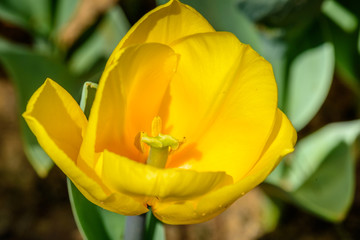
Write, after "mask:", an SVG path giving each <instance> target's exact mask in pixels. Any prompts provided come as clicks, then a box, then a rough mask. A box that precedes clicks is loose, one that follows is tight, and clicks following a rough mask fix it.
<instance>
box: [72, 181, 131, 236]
mask: <svg viewBox="0 0 360 240" xmlns="http://www.w3.org/2000/svg"><path fill="white" fill-rule="evenodd" d="M67 184H68V191H69V198H70V203H71V208H72V211H73V214H74V218H75V221H76V224H77V226H78V228H79V231H80V233H81V235H82V237H83V238H84V239H88V240H97V239H102V240H115V239H122V238H123V234H124V232H123V229H124V227H125V216H122V215H119V214H116V213H113V212H109V211H107V210H105V209H102V208H100V207H98V206H96V205H95V204H93V203H91V202H90V201H88V200H87V199H86V198H85V197H84V196H83V195H82V194H81V192H80V191H79V190H78V189H77V188H76V187H75V185H74V184H73V183H72V182H71V180H69V179H68V180H67Z"/></svg>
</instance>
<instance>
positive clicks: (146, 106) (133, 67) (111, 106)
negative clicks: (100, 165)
mask: <svg viewBox="0 0 360 240" xmlns="http://www.w3.org/2000/svg"><path fill="white" fill-rule="evenodd" d="M117 58H118V59H117V60H116V61H115V62H114V63H113V64H112V65H110V66H109V67H107V68H106V69H105V71H104V73H103V75H102V77H101V79H100V83H99V87H98V90H97V93H96V97H95V101H94V104H93V107H92V109H91V113H90V118H89V125H88V130H87V132H86V135H85V139H84V144H83V146H82V149H81V153H80V154H81V156H82V158H83V159H87V161H88V163H89V165H90V166H92V167H94V166H95V165H96V161H95V159H96V158H95V152H98V153H100V152H102V151H103V150H104V149H107V150H109V151H112V152H115V153H117V154H119V155H122V156H126V157H128V158H131V159H134V160H136V161H140V162H141V161H143V162H144V161H145V160H146V156H144V155H142V154H141V153H140V152H139V151H138V150H137V149H136V147H135V144H134V141H135V138H136V135H137V134H138V133H139V132H140V131H144V132H148V133H151V122H152V120H153V119H154V117H156V116H157V114H158V111H159V107H160V105H161V102H162V99H163V96H164V95H165V93H166V90H167V88H168V84H169V81H170V80H171V78H172V76H173V74H174V72H175V71H176V67H177V62H178V56H177V55H176V54H175V53H174V51H173V50H172V49H171V48H170V47H168V46H166V45H162V44H158V43H147V44H143V45H137V46H132V47H129V48H124V49H123V50H122V51H121V53H119V54H118V57H117Z"/></svg>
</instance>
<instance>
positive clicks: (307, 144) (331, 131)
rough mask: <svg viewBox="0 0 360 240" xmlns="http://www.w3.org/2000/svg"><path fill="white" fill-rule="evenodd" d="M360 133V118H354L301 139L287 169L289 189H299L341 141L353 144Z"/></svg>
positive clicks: (329, 125) (333, 124)
mask: <svg viewBox="0 0 360 240" xmlns="http://www.w3.org/2000/svg"><path fill="white" fill-rule="evenodd" d="M359 135H360V120H354V121H349V122H338V123H331V124H328V125H326V126H325V127H323V128H321V129H320V130H318V131H316V132H314V133H312V134H310V135H309V136H307V137H305V138H303V139H302V140H300V141H299V142H298V143H297V145H296V150H295V152H294V154H293V156H292V159H290V163H291V164H290V165H289V167H288V169H287V171H288V177H287V178H286V179H287V185H288V187H287V188H288V190H291V191H295V190H297V189H298V188H299V187H300V186H301V185H302V184H303V183H304V182H305V181H306V180H307V179H308V178H309V177H310V176H311V175H312V174H313V173H314V172H315V171H316V170H317V169H318V168H319V166H320V165H321V164H322V162H323V161H324V160H325V159H326V156H327V155H329V153H330V151H332V149H334V148H335V147H336V146H337V145H339V144H340V142H344V143H346V144H348V145H349V146H351V145H352V144H353V143H354V142H355V140H356V138H357V137H358V136H359ZM339 161H341V159H339Z"/></svg>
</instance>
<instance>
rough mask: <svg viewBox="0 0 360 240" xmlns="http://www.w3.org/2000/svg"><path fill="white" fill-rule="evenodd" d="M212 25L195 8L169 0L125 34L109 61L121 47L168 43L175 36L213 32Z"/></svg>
mask: <svg viewBox="0 0 360 240" xmlns="http://www.w3.org/2000/svg"><path fill="white" fill-rule="evenodd" d="M213 31H215V30H214V29H213V27H212V26H211V25H210V24H209V23H208V21H207V20H206V19H205V18H204V17H203V16H201V14H200V13H198V12H197V11H196V10H195V9H193V8H192V7H190V6H188V5H185V4H182V3H180V2H179V1H177V0H170V1H169V2H168V3H166V4H164V5H161V6H159V7H157V8H155V9H154V10H152V11H150V12H148V13H147V14H146V15H144V16H143V17H142V18H141V19H140V20H139V21H138V22H137V23H136V24H135V25H134V26H133V27H132V28H131V29H130V30H129V32H128V33H127V34H126V35H125V36H124V37H123V39H122V40H121V41H120V43H119V45H118V46H117V47H116V48H115V50H114V52H113V54H112V55H111V57H110V58H109V60H108V65H109V64H111V63H112V62H113V60H114V56H115V55H116V53H117V52H118V51H120V49H121V48H123V47H126V46H130V45H133V44H139V43H145V42H158V43H164V44H169V43H171V42H173V41H174V40H176V39H179V38H182V37H185V36H188V35H191V34H196V33H202V32H213Z"/></svg>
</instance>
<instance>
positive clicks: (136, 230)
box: [124, 214, 146, 240]
mask: <svg viewBox="0 0 360 240" xmlns="http://www.w3.org/2000/svg"><path fill="white" fill-rule="evenodd" d="M145 223H146V214H142V215H138V216H127V217H126V224H125V234H124V240H143V239H145Z"/></svg>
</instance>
